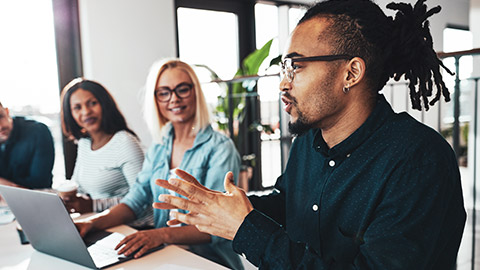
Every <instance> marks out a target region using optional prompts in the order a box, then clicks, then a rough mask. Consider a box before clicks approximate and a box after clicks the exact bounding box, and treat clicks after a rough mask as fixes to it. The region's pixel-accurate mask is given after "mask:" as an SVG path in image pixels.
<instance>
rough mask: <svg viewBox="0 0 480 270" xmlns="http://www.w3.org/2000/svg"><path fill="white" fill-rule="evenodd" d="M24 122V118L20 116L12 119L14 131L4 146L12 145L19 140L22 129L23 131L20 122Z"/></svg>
mask: <svg viewBox="0 0 480 270" xmlns="http://www.w3.org/2000/svg"><path fill="white" fill-rule="evenodd" d="M24 120H25V118H24V117H20V116H15V117H12V121H13V126H12V131H10V136H9V137H8V140H7V141H6V142H5V143H3V144H4V145H8V144H12V143H14V142H16V141H17V140H18V138H17V137H18V136H20V129H21V123H20V122H21V121H24ZM4 147H6V146H4Z"/></svg>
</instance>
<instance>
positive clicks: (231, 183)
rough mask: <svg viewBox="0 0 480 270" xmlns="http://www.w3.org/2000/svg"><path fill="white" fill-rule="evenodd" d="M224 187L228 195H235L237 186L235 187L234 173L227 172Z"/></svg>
mask: <svg viewBox="0 0 480 270" xmlns="http://www.w3.org/2000/svg"><path fill="white" fill-rule="evenodd" d="M223 184H224V187H225V191H226V192H227V193H230V194H231V193H234V192H235V190H236V189H237V186H235V180H234V178H233V173H232V172H227V174H226V175H225V180H224V183H223Z"/></svg>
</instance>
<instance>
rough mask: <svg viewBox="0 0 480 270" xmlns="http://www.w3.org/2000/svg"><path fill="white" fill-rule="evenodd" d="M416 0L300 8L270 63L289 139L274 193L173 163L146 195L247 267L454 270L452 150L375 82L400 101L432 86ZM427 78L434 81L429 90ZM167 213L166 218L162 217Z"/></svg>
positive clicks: (457, 218) (456, 222)
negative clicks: (160, 190) (397, 84)
mask: <svg viewBox="0 0 480 270" xmlns="http://www.w3.org/2000/svg"><path fill="white" fill-rule="evenodd" d="M424 2H425V0H419V1H418V2H417V3H416V4H415V6H414V7H412V6H411V5H410V4H405V3H399V4H389V5H388V6H387V7H388V8H391V9H394V10H397V13H396V15H395V18H392V17H387V16H386V15H385V14H384V12H383V11H382V10H381V9H380V8H379V7H378V6H377V5H376V4H375V3H374V2H373V1H370V0H328V1H323V2H319V3H317V4H316V5H315V6H313V7H312V8H310V9H309V10H308V11H307V12H306V13H305V15H304V17H303V18H302V19H301V20H300V22H299V24H298V25H297V27H296V28H295V30H294V31H293V33H292V35H291V38H290V42H289V44H288V46H287V50H286V52H285V54H284V59H283V61H282V68H283V74H284V77H283V79H282V81H281V83H280V90H281V91H282V101H283V102H284V103H285V110H286V111H287V113H289V114H290V116H291V118H290V130H291V132H292V133H295V134H298V135H300V134H303V135H301V136H298V137H297V138H296V139H295V141H294V142H293V145H292V148H291V150H290V156H289V160H288V164H287V167H286V169H285V171H284V172H283V174H282V175H281V176H280V177H279V178H278V180H277V183H276V185H275V187H276V191H274V192H273V193H271V194H269V195H267V196H262V197H257V196H250V197H247V196H245V193H244V192H243V191H242V190H240V189H239V188H237V187H235V186H234V185H233V184H232V183H231V182H230V180H231V179H233V177H232V174H231V173H229V174H227V176H226V178H225V180H226V181H225V190H226V191H227V193H219V192H213V191H210V190H207V189H206V188H205V187H203V186H200V185H199V184H198V183H197V182H196V181H195V179H194V178H193V177H191V176H189V175H188V174H186V173H185V172H181V171H178V170H177V171H176V175H178V176H179V177H181V178H182V179H184V180H185V181H183V180H180V179H170V180H168V181H164V180H157V184H158V185H160V186H162V187H165V188H168V189H171V190H173V191H175V192H176V193H178V194H180V195H184V196H186V197H187V198H188V199H185V198H180V197H176V196H172V195H166V194H164V195H160V196H159V200H160V201H163V203H156V204H155V205H154V206H155V207H158V208H163V209H170V208H180V209H185V210H188V211H190V212H189V213H188V214H183V213H180V212H172V213H173V215H174V216H175V218H176V219H177V220H178V221H180V222H183V223H186V224H193V225H196V226H197V228H198V229H199V230H200V231H202V232H206V233H210V234H214V235H218V236H221V237H224V238H227V239H232V240H233V242H232V243H233V248H234V250H235V251H236V252H237V253H240V254H242V253H243V254H244V255H245V256H246V258H247V259H248V260H249V261H250V262H252V263H253V264H255V265H257V266H259V267H260V269H435V270H436V269H448V270H450V269H454V268H455V261H456V257H457V252H458V249H459V245H460V241H461V238H462V233H463V229H464V226H465V220H466V214H465V209H464V205H463V198H462V188H461V182H460V173H459V168H458V165H457V161H456V157H455V153H454V152H453V150H452V148H451V147H450V145H449V144H448V143H447V142H446V141H445V139H444V138H442V136H441V135H440V134H438V133H437V132H436V131H435V130H433V129H431V128H429V127H427V126H425V125H424V124H422V123H420V122H418V121H416V120H415V119H414V118H412V117H411V116H410V115H408V114H407V113H405V112H404V113H395V112H394V111H393V110H392V108H391V106H390V105H389V104H388V102H387V101H386V99H385V97H384V96H383V95H382V94H381V93H379V91H380V90H381V89H382V88H383V87H384V85H385V84H386V82H387V81H388V80H389V78H391V77H394V78H396V79H398V78H400V77H401V76H405V78H406V79H407V80H408V81H409V88H410V98H411V100H412V104H413V108H415V109H419V110H421V109H422V108H425V109H428V107H429V106H430V105H433V104H434V103H435V102H436V101H438V100H439V99H440V98H441V96H442V95H443V96H444V97H445V99H446V100H448V99H449V92H448V90H447V89H446V88H445V84H444V83H443V80H442V75H441V73H440V70H439V69H440V67H441V66H443V65H442V63H441V61H440V60H439V59H438V58H437V56H436V53H435V51H434V50H433V47H432V43H433V41H432V37H431V35H430V31H429V24H428V21H426V19H427V18H428V17H430V16H431V15H432V14H434V13H437V12H439V11H440V7H435V8H433V9H431V10H428V9H427V7H426V6H425V4H424ZM434 85H435V86H436V88H437V92H436V93H435V92H434V91H433V90H434V89H433V86H434ZM170 223H173V222H170Z"/></svg>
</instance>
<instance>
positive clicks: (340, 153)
mask: <svg viewBox="0 0 480 270" xmlns="http://www.w3.org/2000/svg"><path fill="white" fill-rule="evenodd" d="M392 114H394V112H393V110H392V107H391V106H390V104H389V103H388V102H387V101H386V100H385V97H384V96H383V95H378V96H377V104H376V105H375V108H374V109H373V111H372V113H371V114H370V116H368V118H367V120H366V121H365V123H363V124H362V125H361V126H360V127H359V128H358V129H357V130H356V131H355V132H353V133H352V134H351V135H350V136H349V137H348V138H347V139H345V140H344V141H342V142H340V143H339V144H337V145H335V146H334V147H333V148H329V147H328V145H327V143H326V142H325V140H324V139H323V137H322V131H321V130H320V129H317V130H315V131H314V133H315V139H314V141H313V146H312V147H313V148H315V149H318V151H319V152H320V153H322V154H323V155H325V156H328V157H330V158H335V157H345V156H347V155H349V154H350V153H352V152H353V151H355V149H357V148H358V147H359V146H360V145H362V144H363V142H364V141H365V140H367V139H368V138H369V137H370V136H371V135H372V134H373V133H374V132H375V130H377V129H378V128H380V127H381V126H382V125H383V123H384V122H385V121H386V120H387V119H388V118H389V117H390V116H391V115H392Z"/></svg>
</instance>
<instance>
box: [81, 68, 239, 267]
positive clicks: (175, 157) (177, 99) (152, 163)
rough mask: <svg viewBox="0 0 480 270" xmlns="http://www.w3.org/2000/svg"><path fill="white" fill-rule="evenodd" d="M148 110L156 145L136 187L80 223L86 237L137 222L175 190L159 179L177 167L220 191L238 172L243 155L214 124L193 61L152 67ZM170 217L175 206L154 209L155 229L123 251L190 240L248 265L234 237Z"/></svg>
mask: <svg viewBox="0 0 480 270" xmlns="http://www.w3.org/2000/svg"><path fill="white" fill-rule="evenodd" d="M144 113H145V119H146V121H147V124H148V127H149V129H150V132H151V134H152V137H153V145H152V146H151V147H150V149H149V150H148V152H147V154H146V157H145V162H144V164H143V168H142V171H141V172H140V173H139V175H138V178H137V183H136V185H135V186H134V187H133V188H132V189H131V190H130V192H129V193H128V194H127V195H126V196H125V197H124V198H123V199H122V201H121V203H120V204H119V205H117V206H115V207H113V208H111V209H110V211H109V213H108V214H106V215H102V216H100V217H94V218H92V219H90V220H89V221H87V222H83V223H77V226H78V227H79V229H80V233H81V234H82V235H85V234H86V233H87V232H88V231H90V230H101V229H106V228H108V227H111V226H115V225H119V224H124V223H128V222H131V221H132V220H134V219H135V218H136V216H138V215H139V214H141V213H142V211H143V210H144V209H145V208H146V207H152V203H153V202H154V201H158V199H157V198H158V196H159V195H160V194H165V193H167V194H168V193H169V191H168V190H166V189H164V188H161V187H159V186H158V185H156V184H155V180H156V179H168V178H171V177H175V169H177V168H178V169H182V170H185V171H187V172H189V173H190V174H192V175H193V176H194V177H195V178H196V179H198V180H199V181H200V183H202V184H203V185H205V186H207V187H208V188H211V189H214V190H220V191H222V190H223V189H224V187H223V179H224V175H225V174H226V173H227V172H228V171H230V170H233V172H234V175H236V176H238V172H239V166H240V156H239V154H238V152H237V151H236V149H235V146H234V144H233V142H232V141H231V140H230V139H229V138H228V137H226V136H225V135H222V134H220V133H218V132H216V131H214V130H213V129H212V127H211V126H210V115H209V112H208V109H207V104H206V101H205V97H204V95H203V92H202V89H201V86H200V83H199V81H198V78H197V76H196V74H195V72H194V71H193V69H192V68H191V67H190V66H189V65H188V64H186V63H184V62H182V61H180V60H177V59H170V60H163V61H160V62H157V63H155V64H154V65H153V66H152V68H151V71H150V73H149V76H148V78H147V82H146V91H145V105H144ZM168 220H169V210H160V209H154V225H155V229H151V230H143V231H139V232H137V233H135V234H133V235H129V236H127V237H126V238H125V239H124V240H122V241H121V242H120V243H119V245H118V246H117V248H119V253H123V254H125V255H127V256H128V255H132V254H133V255H134V257H135V258H138V257H140V256H141V255H143V254H144V253H145V252H146V251H148V250H149V249H151V248H155V247H158V246H160V245H162V244H187V245H190V249H191V250H192V251H193V252H195V253H197V254H199V255H202V256H204V257H207V258H209V259H212V260H214V261H216V262H219V263H221V264H224V265H226V266H228V267H231V268H235V269H240V268H242V266H241V262H240V261H239V258H238V256H237V255H236V254H235V253H234V252H233V249H232V247H231V243H230V242H229V241H226V240H225V239H222V238H218V237H212V236H211V235H209V234H205V233H201V232H200V231H198V229H197V228H196V227H195V226H176V227H168V226H167V224H166V223H167V221H168ZM122 245H124V246H123V247H121V246H122ZM120 247H121V248H120Z"/></svg>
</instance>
